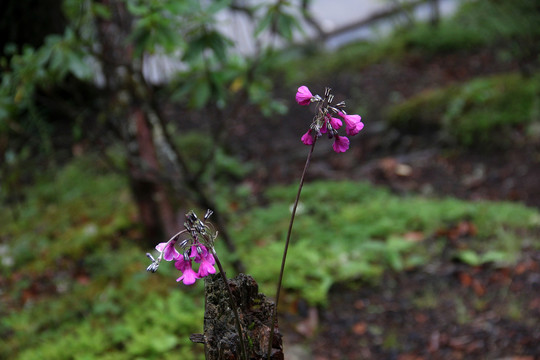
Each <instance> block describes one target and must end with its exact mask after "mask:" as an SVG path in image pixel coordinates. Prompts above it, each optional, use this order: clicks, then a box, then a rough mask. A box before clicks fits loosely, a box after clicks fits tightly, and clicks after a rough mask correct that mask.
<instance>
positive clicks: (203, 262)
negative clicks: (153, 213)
mask: <svg viewBox="0 0 540 360" xmlns="http://www.w3.org/2000/svg"><path fill="white" fill-rule="evenodd" d="M175 242H176V241H175V240H174V238H173V240H170V241H168V242H163V243H159V244H158V245H157V246H156V250H157V251H159V252H160V253H161V254H163V259H165V260H167V261H171V260H176V261H175V263H174V267H175V268H177V269H178V270H180V271H181V272H182V276H180V277H179V278H178V279H176V281H182V282H183V283H184V284H185V285H192V284H194V283H195V281H196V280H197V279H202V278H203V277H205V276H208V275H210V274H215V273H216V269H215V267H214V264H215V263H216V261H215V259H214V256H213V255H212V254H211V253H210V252H209V251H208V249H207V248H206V247H205V246H204V245H202V244H193V245H191V248H190V249H189V250H187V251H185V252H184V253H183V254H180V253H179V252H178V250H176V248H175V247H174V244H175ZM188 253H189V255H188ZM192 258H193V259H194V260H195V262H196V263H198V264H200V265H199V270H198V271H197V272H195V270H193V267H192V260H191V259H192Z"/></svg>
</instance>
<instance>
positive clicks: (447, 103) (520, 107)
mask: <svg viewBox="0 0 540 360" xmlns="http://www.w3.org/2000/svg"><path fill="white" fill-rule="evenodd" d="M538 84H539V81H538V76H536V77H532V78H523V77H522V76H520V75H519V74H516V73H510V74H504V75H497V76H491V77H486V78H478V79H474V80H471V81H469V82H466V83H464V84H461V85H451V86H449V87H445V88H439V89H432V90H428V91H424V92H422V93H420V94H418V95H415V96H413V97H412V98H410V99H408V100H406V101H404V102H402V103H400V104H397V105H394V106H392V107H391V108H390V109H389V111H388V121H389V122H390V124H392V125H393V126H396V127H398V128H401V129H404V130H406V131H412V132H421V131H425V130H430V131H431V130H433V129H439V130H442V131H443V133H445V134H446V135H447V136H450V137H451V138H453V139H454V140H455V141H456V142H457V143H459V144H462V145H465V146H491V147H493V146H501V145H505V143H508V141H509V139H508V137H507V134H508V131H509V130H511V129H513V128H516V127H519V126H524V125H527V124H529V123H532V122H533V121H534V120H535V118H534V116H535V115H534V114H535V111H534V109H535V106H536V104H537V103H538V101H540V86H539V85H538Z"/></svg>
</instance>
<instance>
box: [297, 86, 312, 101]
mask: <svg viewBox="0 0 540 360" xmlns="http://www.w3.org/2000/svg"><path fill="white" fill-rule="evenodd" d="M312 97H313V95H312V94H311V91H309V89H308V88H307V86H300V87H299V88H298V91H297V93H296V102H297V103H298V104H300V105H309V103H310V102H311V98H312Z"/></svg>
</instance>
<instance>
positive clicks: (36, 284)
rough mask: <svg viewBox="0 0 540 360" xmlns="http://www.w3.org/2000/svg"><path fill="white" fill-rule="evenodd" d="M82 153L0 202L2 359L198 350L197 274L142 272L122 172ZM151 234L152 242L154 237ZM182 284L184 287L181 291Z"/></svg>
mask: <svg viewBox="0 0 540 360" xmlns="http://www.w3.org/2000/svg"><path fill="white" fill-rule="evenodd" d="M96 160H97V159H95V158H93V157H87V158H79V159H76V160H75V161H73V162H72V163H70V164H68V165H67V166H65V167H64V168H62V169H60V170H59V171H58V172H57V173H55V174H54V175H47V174H44V175H43V176H42V178H41V179H39V180H38V182H37V183H36V184H35V185H34V186H32V187H29V188H27V189H25V195H26V200H25V201H24V203H22V204H21V205H20V206H19V209H18V211H17V212H16V213H17V215H15V214H14V213H13V209H10V208H6V207H2V208H0V228H1V229H2V232H1V234H0V240H1V242H0V245H1V246H2V252H1V253H0V270H1V273H2V278H3V279H2V291H1V292H0V300H1V302H2V305H3V306H2V307H0V319H1V321H0V336H1V337H2V341H1V342H0V358H10V359H40V360H41V359H55V360H57V359H136V358H140V359H173V358H176V359H178V358H181V359H188V360H196V359H202V358H204V355H203V354H202V347H201V346H197V345H194V344H192V343H191V342H190V341H189V335H190V334H191V333H194V332H201V331H202V320H203V312H204V300H203V299H204V296H203V293H202V283H201V284H199V285H197V286H195V287H190V288H185V287H180V286H178V285H177V284H176V283H175V281H174V279H175V275H176V274H175V271H174V269H173V267H172V266H167V265H171V264H163V266H161V268H160V272H159V273H158V274H148V273H146V271H145V269H146V266H147V265H148V259H147V258H146V257H145V256H144V253H145V252H146V251H148V250H150V249H143V248H141V247H140V246H138V245H137V244H136V243H134V239H133V238H132V237H130V236H129V235H128V234H132V235H133V234H137V233H138V229H137V226H136V225H135V216H134V211H135V209H134V206H133V203H132V201H131V199H130V196H129V188H128V184H127V181H126V179H124V178H123V177H121V176H119V175H118V174H113V173H110V172H109V171H106V170H105V169H104V168H102V167H100V166H99V162H98V161H96ZM156 242H157V241H156ZM182 290H184V291H182Z"/></svg>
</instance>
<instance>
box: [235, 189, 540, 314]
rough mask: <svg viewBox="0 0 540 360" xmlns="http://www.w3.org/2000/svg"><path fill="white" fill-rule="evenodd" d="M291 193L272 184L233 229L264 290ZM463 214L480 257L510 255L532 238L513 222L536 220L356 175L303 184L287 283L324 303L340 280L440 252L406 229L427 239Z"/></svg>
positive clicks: (511, 208)
mask: <svg viewBox="0 0 540 360" xmlns="http://www.w3.org/2000/svg"><path fill="white" fill-rule="evenodd" d="M295 192H296V186H290V187H276V188H272V189H270V190H269V191H268V193H267V196H268V200H269V202H270V203H271V204H272V205H271V206H268V207H266V208H260V209H256V210H254V211H251V212H249V213H246V214H245V215H244V216H243V217H241V218H240V219H238V221H237V223H236V226H235V229H234V236H235V239H236V240H237V242H238V243H239V246H240V247H241V249H242V252H243V257H244V262H245V263H246V264H247V265H248V266H249V272H250V273H251V274H252V275H253V276H254V278H255V279H257V281H259V283H260V285H261V288H262V290H263V292H265V293H270V294H271V293H272V292H273V291H274V290H273V287H274V285H275V280H276V278H277V274H278V272H279V260H280V258H281V253H282V251H283V245H284V240H285V236H286V231H287V226H288V220H289V219H288V216H289V214H290V212H289V208H290V206H291V203H292V201H293V199H294V197H295ZM411 209H414V211H411ZM463 219H467V220H469V221H472V222H473V223H474V224H475V225H476V226H477V229H478V234H477V236H476V237H475V238H474V239H471V240H470V241H468V243H467V246H468V250H469V251H470V252H473V253H474V254H476V255H477V256H478V259H479V262H480V263H486V262H503V263H509V262H512V261H515V260H516V258H517V256H518V254H519V252H520V249H521V246H522V244H523V243H524V242H528V241H530V239H528V238H526V237H525V236H519V235H517V232H516V231H517V229H523V228H524V229H532V228H537V227H538V226H539V225H540V215H539V214H538V212H537V211H535V210H533V209H530V208H527V207H524V206H521V205H518V204H510V203H490V202H477V203H468V202H464V201H459V200H456V199H450V198H448V199H426V198H423V197H419V196H408V197H399V196H395V195H392V194H390V193H389V192H388V191H387V190H385V189H382V188H377V187H373V186H370V185H368V184H366V183H356V182H327V181H325V182H322V181H321V182H314V183H311V184H307V185H306V186H305V188H304V191H303V194H302V198H301V205H300V207H299V212H298V215H297V218H296V220H295V225H294V229H293V234H292V242H291V247H290V250H289V251H290V252H289V256H288V259H287V270H286V276H285V280H284V284H285V287H286V288H287V289H289V290H291V291H294V292H296V293H298V294H299V295H300V296H302V297H304V298H306V299H308V301H311V302H313V303H324V302H325V301H326V294H327V291H328V289H329V288H330V286H332V284H334V283H335V282H337V281H348V280H354V279H363V280H366V281H376V280H377V279H379V278H380V277H379V276H380V275H381V274H382V272H383V271H385V270H393V271H402V270H405V269H410V268H411V267H414V266H420V265H423V264H426V263H429V262H430V261H431V260H433V259H436V258H437V257H440V256H441V252H442V249H443V247H442V246H439V243H438V242H436V241H435V242H433V243H429V244H425V243H423V242H422V241H420V242H413V241H410V240H407V238H406V234H407V233H409V232H411V231H417V232H420V233H422V234H423V235H424V236H425V238H429V237H430V236H432V235H433V234H434V233H436V231H437V230H438V229H441V228H445V227H447V226H448V224H455V223H458V222H459V221H462V220H463ZM501 254H504V256H502V257H501V256H500V255H501Z"/></svg>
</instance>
